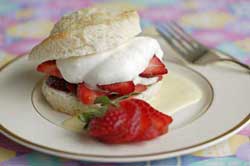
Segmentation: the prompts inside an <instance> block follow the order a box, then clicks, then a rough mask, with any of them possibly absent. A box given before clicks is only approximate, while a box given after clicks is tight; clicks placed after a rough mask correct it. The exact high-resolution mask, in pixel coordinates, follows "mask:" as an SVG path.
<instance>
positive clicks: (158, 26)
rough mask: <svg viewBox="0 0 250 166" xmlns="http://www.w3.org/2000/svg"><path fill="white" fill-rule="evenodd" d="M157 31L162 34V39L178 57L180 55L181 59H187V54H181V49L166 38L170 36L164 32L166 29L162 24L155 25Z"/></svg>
mask: <svg viewBox="0 0 250 166" xmlns="http://www.w3.org/2000/svg"><path fill="white" fill-rule="evenodd" d="M156 27H157V30H158V32H159V33H161V34H162V36H163V37H164V39H165V40H166V41H167V43H168V44H169V45H170V46H171V47H172V48H173V49H174V50H175V51H177V52H178V53H179V54H180V55H182V56H183V57H185V58H186V57H187V53H185V52H183V51H182V50H181V49H179V48H178V47H177V46H176V45H175V44H174V43H173V41H172V40H171V39H170V38H169V37H168V36H170V34H169V33H168V31H166V29H165V28H164V27H163V26H162V24H157V25H156Z"/></svg>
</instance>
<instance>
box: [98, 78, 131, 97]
mask: <svg viewBox="0 0 250 166" xmlns="http://www.w3.org/2000/svg"><path fill="white" fill-rule="evenodd" d="M97 86H98V87H99V88H100V89H102V90H105V91H109V92H115V93H118V94H120V95H126V94H129V93H131V92H133V91H134V90H135V85H134V83H133V81H127V82H119V83H114V84H107V85H97Z"/></svg>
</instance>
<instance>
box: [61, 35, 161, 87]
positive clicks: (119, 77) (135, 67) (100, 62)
mask: <svg viewBox="0 0 250 166" xmlns="http://www.w3.org/2000/svg"><path fill="white" fill-rule="evenodd" d="M154 55H156V56H157V57H158V58H159V59H162V57H163V52H162V50H161V48H160V45H159V43H158V42H157V41H156V40H155V39H153V38H150V37H142V36H141V37H135V38H133V39H131V40H129V41H128V42H126V43H124V44H123V45H121V46H119V47H117V48H115V49H113V50H111V51H107V52H102V53H98V54H93V55H88V56H82V57H71V58H67V59H58V60H57V61H56V64H57V67H58V69H59V70H60V72H61V74H62V76H63V78H64V79H65V80H66V81H68V82H70V83H81V82H85V83H86V84H88V85H89V86H90V87H92V88H97V87H96V85H97V84H99V85H104V84H112V83H117V82H125V81H131V80H135V82H136V83H139V82H140V80H141V81H144V82H145V80H144V79H138V75H139V74H140V73H142V72H143V71H144V70H145V68H146V67H147V66H148V64H149V61H150V59H151V58H152V57H153V56H154Z"/></svg>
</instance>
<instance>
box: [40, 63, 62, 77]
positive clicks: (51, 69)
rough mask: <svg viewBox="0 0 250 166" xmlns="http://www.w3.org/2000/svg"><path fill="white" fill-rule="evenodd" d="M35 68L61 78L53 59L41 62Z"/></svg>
mask: <svg viewBox="0 0 250 166" xmlns="http://www.w3.org/2000/svg"><path fill="white" fill-rule="evenodd" d="M36 70H37V71H39V72H42V73H46V74H48V75H51V76H55V77H59V78H62V75H61V73H60V71H59V69H58V68H57V66H56V61H55V60H52V61H46V62H43V63H41V64H40V65H38V66H37V68H36Z"/></svg>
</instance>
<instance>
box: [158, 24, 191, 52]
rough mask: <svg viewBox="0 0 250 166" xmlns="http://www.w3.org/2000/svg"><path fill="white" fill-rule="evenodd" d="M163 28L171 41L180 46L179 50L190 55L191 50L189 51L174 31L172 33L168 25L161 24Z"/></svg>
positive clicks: (187, 46)
mask: <svg viewBox="0 0 250 166" xmlns="http://www.w3.org/2000/svg"><path fill="white" fill-rule="evenodd" d="M163 27H164V28H165V29H166V31H168V33H169V35H170V37H171V39H172V40H175V41H177V43H176V44H177V45H180V46H181V47H180V49H184V50H185V51H186V52H188V53H189V54H191V53H192V50H190V47H189V45H188V44H186V43H185V42H183V40H182V39H181V37H180V36H179V35H178V34H176V33H175V31H173V30H172V28H171V27H170V26H169V25H168V24H163Z"/></svg>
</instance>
